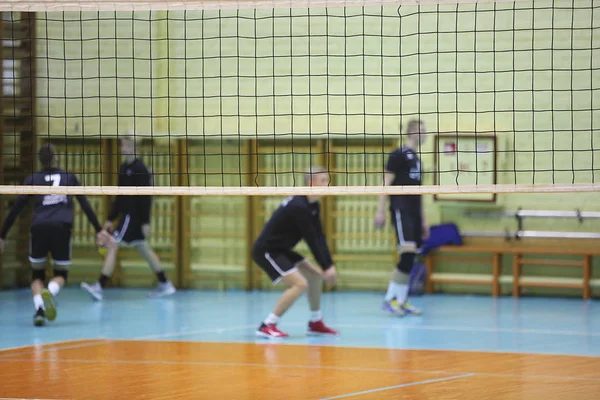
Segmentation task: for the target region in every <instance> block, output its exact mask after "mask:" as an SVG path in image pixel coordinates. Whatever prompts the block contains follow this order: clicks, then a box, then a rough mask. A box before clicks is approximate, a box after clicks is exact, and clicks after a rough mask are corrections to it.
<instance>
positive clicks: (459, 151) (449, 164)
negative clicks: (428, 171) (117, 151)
mask: <svg viewBox="0 0 600 400" xmlns="http://www.w3.org/2000/svg"><path fill="white" fill-rule="evenodd" d="M434 158H435V184H436V185H441V186H456V185H495V184H496V137H495V136H492V135H461V134H458V135H457V134H440V135H437V136H436V138H435V157H434ZM434 199H435V200H436V201H439V200H452V201H484V202H495V201H496V194H495V193H465V194H436V195H434Z"/></svg>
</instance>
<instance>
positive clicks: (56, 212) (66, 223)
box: [0, 144, 109, 326]
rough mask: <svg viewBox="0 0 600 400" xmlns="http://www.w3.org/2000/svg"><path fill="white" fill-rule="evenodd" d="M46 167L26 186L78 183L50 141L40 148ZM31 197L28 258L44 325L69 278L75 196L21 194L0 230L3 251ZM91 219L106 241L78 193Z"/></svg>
mask: <svg viewBox="0 0 600 400" xmlns="http://www.w3.org/2000/svg"><path fill="white" fill-rule="evenodd" d="M39 159H40V162H41V164H42V166H43V169H42V170H41V171H39V172H36V173H34V174H32V175H30V176H28V177H27V178H26V179H25V182H24V183H23V184H24V185H29V186H31V185H34V186H79V181H78V180H77V177H76V176H75V175H73V174H71V173H68V172H65V171H63V170H62V169H59V168H58V155H57V154H56V149H55V148H54V146H53V145H51V144H45V145H43V146H42V148H41V149H40V151H39ZM30 197H33V199H34V202H35V204H34V211H33V222H32V224H31V237H30V243H29V261H30V262H31V268H32V281H31V292H32V294H33V304H34V306H35V311H36V312H35V315H34V317H33V323H34V325H36V326H42V325H44V324H45V321H46V319H47V320H48V321H53V320H54V319H56V308H55V306H54V301H53V298H54V296H56V295H57V294H58V292H59V291H60V289H61V288H62V287H63V286H64V284H65V282H66V281H67V277H68V273H69V266H70V265H71V228H72V226H73V217H74V207H75V206H74V204H73V196H68V195H63V194H46V195H25V194H23V195H20V196H19V197H18V198H17V201H16V202H15V204H14V206H13V207H12V209H11V210H10V213H9V214H8V216H7V217H6V219H5V221H4V224H3V226H2V230H1V231H0V252H3V250H4V245H5V240H6V235H7V233H8V231H9V230H10V228H11V227H12V225H13V224H14V222H15V220H16V218H17V216H18V215H19V213H20V212H21V211H22V210H23V208H25V206H26V205H27V203H28V202H29V199H30ZM75 197H76V198H77V201H78V202H79V204H80V206H81V209H82V210H83V212H84V213H85V215H86V216H87V218H88V220H89V221H90V222H91V223H92V225H94V228H95V229H96V232H97V234H98V238H97V239H98V240H106V239H107V238H108V237H109V235H108V233H107V232H106V231H103V230H102V227H101V226H100V223H99V222H98V218H97V217H96V214H95V213H94V211H93V210H92V207H90V203H89V202H88V200H87V198H86V197H85V196H83V195H78V196H75ZM48 253H50V254H51V255H52V260H53V263H54V277H53V278H52V279H51V280H50V282H49V283H48V288H47V289H44V282H45V279H46V258H47V256H48Z"/></svg>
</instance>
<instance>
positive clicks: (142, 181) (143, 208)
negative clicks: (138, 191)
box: [136, 166, 153, 237]
mask: <svg viewBox="0 0 600 400" xmlns="http://www.w3.org/2000/svg"><path fill="white" fill-rule="evenodd" d="M136 178H137V179H136V181H137V182H136V184H137V185H136V186H152V183H153V182H152V174H151V173H150V171H149V170H148V168H146V167H145V166H142V167H141V168H139V170H138V171H136ZM136 199H137V204H138V206H139V215H140V218H141V221H140V222H141V223H142V233H143V234H144V236H145V237H148V236H149V235H150V213H151V211H152V196H136Z"/></svg>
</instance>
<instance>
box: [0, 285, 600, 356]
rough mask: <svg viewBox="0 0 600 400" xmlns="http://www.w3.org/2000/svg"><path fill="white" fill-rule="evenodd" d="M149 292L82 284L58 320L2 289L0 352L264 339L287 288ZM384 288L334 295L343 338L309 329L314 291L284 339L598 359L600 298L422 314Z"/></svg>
mask: <svg viewBox="0 0 600 400" xmlns="http://www.w3.org/2000/svg"><path fill="white" fill-rule="evenodd" d="M147 293H148V290H147V289H109V290H106V291H105V295H104V301H102V302H94V301H92V300H91V299H90V298H89V296H88V295H87V293H85V292H83V291H81V290H80V289H79V288H76V287H69V288H67V289H65V290H63V291H62V292H61V293H60V294H59V296H58V299H57V300H58V318H57V319H56V321H54V322H49V323H48V324H47V325H46V326H45V327H42V328H36V327H34V326H33V324H32V317H33V312H34V309H33V302H32V300H31V295H30V292H29V290H26V289H22V290H9V291H0V305H1V307H0V323H1V325H0V349H7V348H12V347H19V346H29V345H37V344H46V343H53V342H60V341H65V340H75V339H96V338H101V339H137V340H144V339H146V340H150V339H152V340H169V341H173V340H176V341H202V342H256V341H265V339H258V338H255V336H254V331H255V329H256V328H257V327H258V325H259V324H260V322H261V320H262V319H264V317H265V316H266V315H267V314H268V313H269V312H270V311H271V308H272V306H273V305H274V303H275V301H276V299H277V297H278V296H279V292H253V293H248V292H243V291H225V292H217V291H192V290H190V291H179V292H177V293H176V294H175V295H173V296H171V297H168V298H163V299H154V300H150V299H147V298H146V294H147ZM382 296H383V294H382V293H372V292H342V293H327V294H325V295H324V298H323V307H322V308H323V314H324V318H325V322H326V323H327V324H328V325H330V326H331V327H333V328H336V329H339V330H340V331H341V335H340V336H339V337H336V338H318V337H317V338H315V337H307V336H306V335H305V330H306V324H307V320H308V316H309V312H308V304H307V301H306V298H302V299H300V300H299V301H298V302H297V303H296V304H295V305H294V306H293V308H292V309H291V310H290V312H289V313H288V314H287V315H285V316H284V318H283V319H282V321H281V322H280V324H279V325H278V326H279V328H280V329H281V330H283V331H285V332H287V333H289V334H290V338H289V339H287V340H286V341H285V342H287V343H292V344H319V345H332V346H348V347H372V348H396V349H431V350H461V351H492V352H519V353H521V352H522V353H544V354H568V355H587V356H600V307H599V302H598V301H584V300H581V299H564V298H551V299H550V298H521V299H513V298H510V297H501V298H497V299H494V298H491V297H487V296H454V295H426V296H422V297H415V298H413V302H414V303H415V305H417V306H420V307H423V309H424V311H425V313H424V315H423V316H420V317H405V318H395V317H393V316H389V315H387V314H385V313H384V312H383V311H380V304H381V300H382Z"/></svg>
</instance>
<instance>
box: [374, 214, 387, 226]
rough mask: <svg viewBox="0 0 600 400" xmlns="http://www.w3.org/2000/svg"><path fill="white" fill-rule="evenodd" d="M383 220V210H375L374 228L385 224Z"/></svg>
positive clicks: (384, 217) (384, 216) (384, 218)
mask: <svg viewBox="0 0 600 400" xmlns="http://www.w3.org/2000/svg"><path fill="white" fill-rule="evenodd" d="M385 220H386V214H385V211H377V214H375V229H381V228H383V227H384V226H385Z"/></svg>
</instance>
